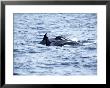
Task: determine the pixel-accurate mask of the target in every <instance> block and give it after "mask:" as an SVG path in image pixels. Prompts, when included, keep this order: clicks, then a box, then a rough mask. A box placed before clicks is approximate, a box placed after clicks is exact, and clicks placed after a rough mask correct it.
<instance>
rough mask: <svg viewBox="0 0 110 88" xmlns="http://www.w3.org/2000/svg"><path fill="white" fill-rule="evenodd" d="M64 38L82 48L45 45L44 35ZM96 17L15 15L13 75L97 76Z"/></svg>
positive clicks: (69, 14) (67, 14)
mask: <svg viewBox="0 0 110 88" xmlns="http://www.w3.org/2000/svg"><path fill="white" fill-rule="evenodd" d="M45 33H48V37H49V38H51V37H55V36H58V35H63V36H65V37H66V38H68V39H71V40H76V39H77V40H78V41H82V43H83V45H81V46H62V47H60V46H45V45H41V44H39V42H40V41H41V40H42V38H43V35H44V34H45ZM96 34H97V14H95V13H83V14H82V13H78V14H75V13H47V14H46V13H44V14H43V13H35V14H26V13H25V14H22V13H20V14H19V13H15V14H14V50H13V51H14V66H13V69H14V70H13V71H14V75H44V76H45V75H52V76H54V75H62V76H63V75H66V76H68V75H69V76H70V75H96V74H97V42H96V40H97V35H96Z"/></svg>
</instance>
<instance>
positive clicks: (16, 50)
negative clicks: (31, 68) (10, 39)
mask: <svg viewBox="0 0 110 88" xmlns="http://www.w3.org/2000/svg"><path fill="white" fill-rule="evenodd" d="M13 52H18V53H21V54H22V53H26V52H25V50H24V49H23V50H19V49H14V50H13Z"/></svg>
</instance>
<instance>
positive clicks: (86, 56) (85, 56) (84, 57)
mask: <svg viewBox="0 0 110 88" xmlns="http://www.w3.org/2000/svg"><path fill="white" fill-rule="evenodd" d="M80 58H90V57H89V56H81V57H80Z"/></svg>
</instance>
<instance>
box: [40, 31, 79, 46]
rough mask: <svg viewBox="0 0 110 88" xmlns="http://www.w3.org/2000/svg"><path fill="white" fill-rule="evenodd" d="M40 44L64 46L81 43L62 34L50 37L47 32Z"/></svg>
mask: <svg viewBox="0 0 110 88" xmlns="http://www.w3.org/2000/svg"><path fill="white" fill-rule="evenodd" d="M40 44H43V45H46V46H64V45H79V42H76V41H72V40H68V39H66V38H64V37H62V36H56V37H55V38H50V39H49V38H48V37H47V33H46V34H45V35H44V37H43V40H42V41H41V42H40Z"/></svg>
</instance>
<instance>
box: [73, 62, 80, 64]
mask: <svg viewBox="0 0 110 88" xmlns="http://www.w3.org/2000/svg"><path fill="white" fill-rule="evenodd" d="M71 64H79V62H71Z"/></svg>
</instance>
